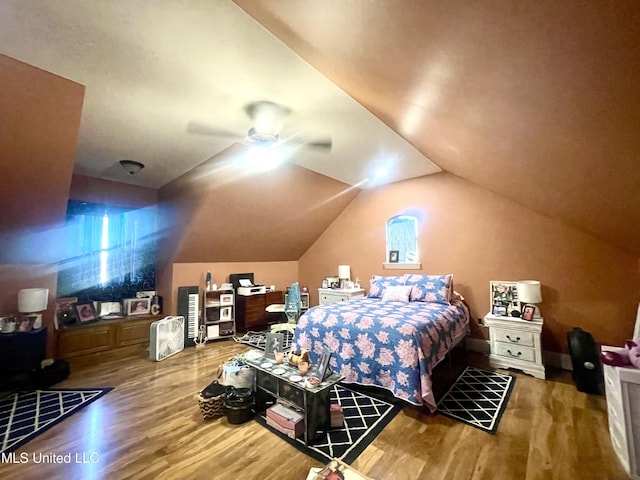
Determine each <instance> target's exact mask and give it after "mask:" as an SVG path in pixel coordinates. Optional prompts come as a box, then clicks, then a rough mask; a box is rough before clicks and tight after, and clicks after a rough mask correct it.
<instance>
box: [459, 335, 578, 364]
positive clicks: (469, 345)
mask: <svg viewBox="0 0 640 480" xmlns="http://www.w3.org/2000/svg"><path fill="white" fill-rule="evenodd" d="M464 349H465V350H469V351H470V352H479V353H482V354H484V355H489V354H490V353H491V342H490V341H489V340H485V339H483V338H473V337H467V338H465V340H464ZM543 355H544V365H545V366H546V367H554V368H561V369H563V370H573V366H572V364H571V356H570V355H569V354H568V353H559V352H548V351H546V350H545V351H544V352H543Z"/></svg>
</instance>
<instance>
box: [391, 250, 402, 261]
mask: <svg viewBox="0 0 640 480" xmlns="http://www.w3.org/2000/svg"><path fill="white" fill-rule="evenodd" d="M399 259H400V251H399V250H389V263H398V261H399Z"/></svg>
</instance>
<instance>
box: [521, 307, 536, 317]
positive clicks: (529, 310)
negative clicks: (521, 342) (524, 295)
mask: <svg viewBox="0 0 640 480" xmlns="http://www.w3.org/2000/svg"><path fill="white" fill-rule="evenodd" d="M535 312H536V307H535V305H525V306H524V308H523V309H522V319H523V320H529V321H531V320H533V314H534V313H535Z"/></svg>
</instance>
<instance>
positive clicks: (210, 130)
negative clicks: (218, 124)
mask: <svg viewBox="0 0 640 480" xmlns="http://www.w3.org/2000/svg"><path fill="white" fill-rule="evenodd" d="M187 132H188V133H193V134H196V135H210V136H213V137H231V138H244V137H245V135H244V134H240V133H237V132H232V131H229V130H224V129H222V128H215V127H210V126H208V125H204V124H202V123H198V122H189V123H188V124H187Z"/></svg>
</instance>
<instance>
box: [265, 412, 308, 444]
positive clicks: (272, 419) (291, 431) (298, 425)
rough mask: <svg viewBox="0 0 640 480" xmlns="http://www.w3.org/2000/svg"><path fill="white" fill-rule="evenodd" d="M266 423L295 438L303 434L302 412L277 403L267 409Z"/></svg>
mask: <svg viewBox="0 0 640 480" xmlns="http://www.w3.org/2000/svg"><path fill="white" fill-rule="evenodd" d="M267 425H269V426H270V427H273V428H275V429H276V430H278V431H279V432H282V433H284V434H285V435H287V436H288V437H289V438H297V437H300V436H302V435H304V417H303V416H302V414H301V413H300V412H298V411H296V410H293V409H292V408H288V407H285V406H284V405H281V404H279V403H276V404H275V405H272V406H271V407H269V408H268V409H267Z"/></svg>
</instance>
